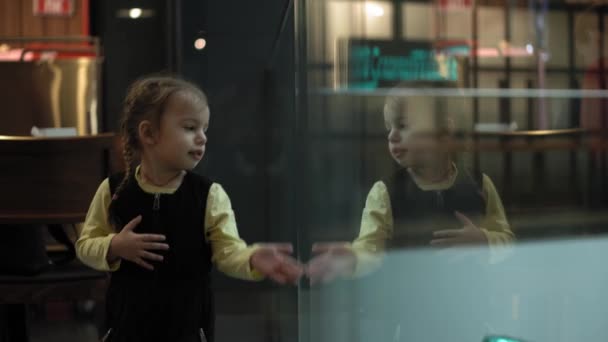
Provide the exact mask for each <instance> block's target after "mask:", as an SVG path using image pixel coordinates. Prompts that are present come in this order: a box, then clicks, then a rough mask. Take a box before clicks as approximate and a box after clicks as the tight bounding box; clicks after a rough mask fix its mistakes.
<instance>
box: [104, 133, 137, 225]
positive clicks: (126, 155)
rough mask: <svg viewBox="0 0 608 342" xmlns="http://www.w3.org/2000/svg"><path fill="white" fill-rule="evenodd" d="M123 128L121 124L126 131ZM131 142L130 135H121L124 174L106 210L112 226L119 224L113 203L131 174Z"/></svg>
mask: <svg viewBox="0 0 608 342" xmlns="http://www.w3.org/2000/svg"><path fill="white" fill-rule="evenodd" d="M125 128H126V127H124V126H123V131H126V130H125ZM132 144H133V139H132V137H131V136H130V135H128V134H125V135H123V141H122V156H123V159H124V162H125V174H124V176H123V178H122V180H121V181H120V184H119V185H118V187H116V190H115V191H114V194H113V195H112V201H111V202H110V208H109V210H108V215H109V220H110V223H111V224H112V225H113V226H114V227H117V226H118V225H119V223H118V222H117V219H116V215H115V214H114V203H115V202H116V200H117V199H118V197H119V196H120V193H121V192H122V190H123V189H124V188H125V186H126V185H127V183H129V178H130V176H131V172H132V168H133V162H134V159H135V152H134V150H133V147H132V146H133V145H132ZM117 228H118V227H117Z"/></svg>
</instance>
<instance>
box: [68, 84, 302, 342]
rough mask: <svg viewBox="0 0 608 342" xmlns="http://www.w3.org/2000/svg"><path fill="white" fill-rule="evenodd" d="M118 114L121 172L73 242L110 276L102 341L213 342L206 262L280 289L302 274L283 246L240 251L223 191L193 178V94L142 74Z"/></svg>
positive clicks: (198, 128)
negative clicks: (120, 117)
mask: <svg viewBox="0 0 608 342" xmlns="http://www.w3.org/2000/svg"><path fill="white" fill-rule="evenodd" d="M123 114H124V116H123V120H122V124H121V134H122V139H123V154H124V159H125V164H126V166H127V170H126V172H125V173H124V174H120V175H113V176H111V177H109V178H108V179H106V180H104V181H103V182H102V183H101V185H100V186H99V189H98V190H97V193H96V194H95V197H94V198H93V201H92V203H91V206H90V208H89V212H88V214H87V217H86V220H85V223H84V227H83V229H82V233H81V235H80V238H79V239H78V241H77V243H76V248H77V254H78V257H79V258H80V260H82V261H83V262H84V263H85V264H87V265H89V266H91V267H93V268H96V269H98V270H106V271H111V272H112V276H111V281H110V285H109V288H108V292H107V298H106V300H107V325H108V327H109V331H108V333H107V334H106V337H105V340H106V341H111V342H116V341H125V342H126V341H129V342H137V341H159V342H160V341H163V342H165V341H166V342H169V341H170V342H190V341H201V340H205V335H206V338H207V340H212V338H213V306H212V304H213V303H212V296H211V291H210V271H211V263H212V262H214V263H215V265H216V266H217V267H218V268H219V269H220V270H221V271H223V272H224V273H227V274H229V275H231V276H233V277H237V278H242V279H250V280H256V279H261V278H263V277H264V276H266V277H269V278H272V279H273V280H275V281H277V282H279V283H295V282H297V280H298V279H299V277H300V276H301V273H302V270H301V267H300V266H299V264H298V263H297V262H296V261H295V260H294V259H292V258H291V257H290V256H288V254H289V253H291V246H290V245H281V244H262V245H254V246H247V245H246V244H245V242H244V241H243V240H241V239H240V237H239V234H238V231H237V227H236V222H235V219H234V213H233V211H232V208H231V204H230V199H229V198H228V196H227V194H226V193H225V192H224V190H223V189H222V187H221V186H220V185H219V184H217V183H213V182H212V181H210V180H209V179H207V178H205V177H202V176H199V175H197V174H195V173H192V172H191V170H192V169H193V168H194V167H195V166H196V165H197V164H198V163H199V162H200V161H201V159H202V158H203V156H204V153H205V146H206V143H207V135H206V132H207V128H208V127H209V108H208V105H207V99H206V97H205V95H204V93H203V92H202V91H201V90H200V89H198V88H197V87H196V86H195V85H193V84H191V83H188V82H185V81H183V80H179V79H175V78H170V77H147V78H144V79H141V80H139V81H137V82H135V83H134V84H133V85H132V86H131V88H130V90H129V92H128V95H127V97H126V100H125V104H124V113H123ZM135 160H138V161H139V165H138V166H137V167H135V168H134V169H132V168H131V165H134V162H135Z"/></svg>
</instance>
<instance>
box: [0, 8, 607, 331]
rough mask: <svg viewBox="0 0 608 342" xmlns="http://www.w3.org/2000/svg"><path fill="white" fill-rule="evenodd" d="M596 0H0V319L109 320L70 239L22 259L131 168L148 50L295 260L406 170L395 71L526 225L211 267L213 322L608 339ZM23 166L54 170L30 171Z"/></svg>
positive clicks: (66, 230) (218, 161)
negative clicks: (442, 255)
mask: <svg viewBox="0 0 608 342" xmlns="http://www.w3.org/2000/svg"><path fill="white" fill-rule="evenodd" d="M606 5H608V3H605V2H603V1H599V0H596V1H594V0H551V1H550V0H386V1H385V0H378V1H364V0H308V1H300V0H298V1H295V0H266V1H263V2H250V1H249V2H248V1H238V2H234V1H208V0H196V1H195V0H166V1H161V0H128V1H116V0H108V1H102V0H0V103H2V109H1V110H0V135H2V136H6V137H4V138H3V140H1V141H0V153H1V154H2V158H0V159H3V161H0V168H1V169H3V171H2V172H3V173H2V174H1V175H2V179H3V180H1V181H0V186H2V187H3V188H5V189H8V191H9V192H8V193H11V192H10V191H15V193H16V194H19V196H18V197H17V198H16V197H14V196H4V199H0V208H3V209H1V210H2V212H1V213H0V224H1V225H0V227H1V228H0V229H1V230H2V231H1V232H0V234H3V235H4V236H3V238H2V241H3V242H0V245H1V246H2V248H1V249H2V250H3V252H0V257H2V258H3V259H5V260H7V261H6V262H4V263H5V264H6V265H2V262H0V274H1V275H0V287H1V288H2V291H1V292H2V293H3V294H2V295H1V296H0V297H2V298H0V303H2V309H0V318H1V319H2V324H0V327H1V328H2V331H1V332H0V340H2V341H26V340H30V341H97V340H98V339H99V336H101V335H102V334H103V332H104V331H105V327H104V326H103V320H102V319H101V317H102V316H103V300H104V299H103V293H104V292H103V284H104V281H105V276H104V275H99V274H91V273H90V272H88V270H85V269H83V268H82V267H80V266H74V265H72V262H71V261H68V262H66V263H65V264H66V265H68V266H69V267H73V268H69V269H67V271H65V272H66V273H60V274H59V275H57V274H53V275H44V273H45V272H42V273H40V272H33V273H36V275H35V276H31V275H23V273H24V272H18V271H19V270H21V271H22V270H23V267H22V266H23V265H24V264H26V263H27V260H34V261H36V262H38V263H40V262H41V260H42V263H43V264H48V263H49V260H50V262H52V263H54V264H55V265H58V264H62V260H64V259H70V251H71V249H70V248H71V247H70V239H71V240H72V241H73V239H74V238H75V237H76V235H77V229H75V227H74V226H73V225H77V224H78V223H79V222H82V218H83V212H84V213H86V208H87V207H88V203H89V198H91V196H92V194H93V193H94V191H95V189H96V187H97V184H98V182H99V181H101V180H102V179H103V178H104V177H105V176H106V175H107V174H109V173H110V172H114V171H117V170H119V169H121V162H120V158H119V155H118V154H117V151H119V149H118V140H117V138H116V136H114V135H112V133H113V132H116V130H117V127H118V120H119V118H120V114H121V104H122V100H123V98H124V95H125V92H126V89H127V86H128V85H129V84H130V83H131V82H132V81H134V80H135V79H137V78H138V77H141V76H143V75H146V74H149V73H158V72H166V73H173V74H177V75H181V76H183V77H184V78H186V79H188V80H191V81H193V82H195V83H196V84H198V85H199V86H200V87H202V89H204V91H205V92H206V93H207V95H208V97H209V103H210V110H211V126H210V127H211V129H210V131H209V143H208V153H207V155H206V157H205V159H204V161H203V162H202V163H201V164H200V165H199V166H198V167H197V169H196V171H197V172H199V173H201V174H205V175H208V176H209V177H211V178H212V179H214V180H216V181H217V182H219V183H221V184H222V185H223V186H224V188H225V189H226V191H227V192H228V193H229V194H230V198H231V200H232V205H233V207H234V209H235V213H236V218H237V222H238V224H239V232H240V234H241V236H242V237H243V238H244V239H245V240H246V241H247V242H248V243H253V242H261V241H273V242H290V243H292V244H293V245H294V247H295V248H294V249H295V254H296V256H297V258H298V259H299V260H300V261H302V262H307V261H308V260H310V258H311V257H312V256H313V255H312V252H311V248H312V245H313V243H317V242H333V241H353V240H354V239H356V238H357V236H358V235H359V231H360V226H361V218H362V211H363V208H364V206H365V202H366V196H367V195H368V192H369V191H370V189H371V188H372V186H373V184H374V183H375V182H376V181H378V180H382V179H385V178H386V177H388V176H389V175H391V174H392V173H394V172H395V171H396V170H397V169H398V167H397V166H398V165H397V164H396V163H395V162H394V161H393V160H392V158H391V156H390V153H389V151H388V149H387V129H386V127H385V119H384V118H383V108H384V104H385V101H386V98H387V96H390V95H395V94H397V96H400V97H403V98H407V99H410V102H409V103H410V104H411V106H410V107H411V108H410V109H413V111H415V112H416V113H418V114H420V115H426V116H434V115H437V114H438V113H448V114H449V115H450V116H451V117H452V118H453V120H454V123H455V132H456V134H455V137H456V140H457V141H459V142H463V143H464V144H463V146H465V147H464V148H461V149H460V150H459V152H460V153H459V157H460V158H461V160H460V161H462V162H463V165H466V168H467V169H468V170H470V172H471V173H472V174H479V173H483V174H485V175H487V176H488V177H489V178H490V179H491V180H492V181H493V183H494V185H495V187H496V190H497V193H498V194H499V195H500V198H501V199H502V204H503V205H504V209H505V213H506V218H507V220H508V224H509V226H510V228H511V230H512V231H513V232H514V234H515V236H516V240H515V242H513V246H512V248H511V249H510V250H509V252H508V253H506V254H505V255H504V256H503V257H502V258H501V260H500V261H499V262H497V263H495V264H492V265H488V264H483V265H478V264H475V265H476V266H471V267H470V268H466V270H465V271H464V273H462V272H460V273H459V272H457V270H459V269H458V267H448V266H445V265H443V266H441V267H432V266H429V265H434V262H435V261H434V259H435V257H436V256H435V253H434V252H435V251H433V250H427V249H421V250H418V249H416V250H397V251H392V252H390V253H389V254H388V255H387V256H386V258H385V262H384V266H383V267H382V270H380V271H377V272H373V273H371V274H369V275H367V276H365V277H357V278H356V279H350V278H349V279H340V280H337V281H336V282H333V283H330V284H324V285H316V286H311V285H310V284H309V282H308V280H307V279H303V280H302V281H301V283H300V284H299V285H298V286H294V287H280V286H277V285H274V284H272V283H271V282H269V281H263V282H260V283H249V282H243V281H238V280H234V279H230V278H228V277H226V276H224V275H222V274H220V273H219V272H216V273H215V275H214V283H213V287H214V288H215V290H216V298H217V303H216V311H217V321H216V326H217V327H216V337H217V338H216V340H217V341H240V340H245V339H246V340H247V341H302V342H306V341H369V340H374V341H433V340H437V341H439V340H453V341H482V340H483V339H484V338H485V337H487V336H494V335H496V336H505V338H506V336H511V337H518V338H521V339H522V340H525V341H573V340H581V341H582V340H585V339H587V340H590V339H595V340H601V339H602V337H603V336H605V335H606V334H607V333H608V331H605V328H602V327H603V322H602V321H601V319H599V317H605V315H604V313H605V312H604V310H605V309H604V308H605V307H606V305H605V303H604V301H605V300H606V299H605V298H604V297H605V296H604V294H603V291H602V289H603V287H602V286H601V285H602V284H605V283H607V282H608V278H607V277H606V275H608V274H607V272H606V271H604V270H603V268H602V263H601V262H600V260H603V257H604V254H603V253H604V251H605V250H606V248H605V241H604V235H603V234H604V233H605V232H606V231H607V229H608V226H607V223H608V215H607V211H606V206H607V204H608V203H607V201H608V198H607V195H608V193H607V191H608V178H607V177H606V176H607V174H606V168H607V159H606V125H607V121H606V120H607V119H606V118H607V116H606V115H607V112H608V107H607V105H608V102H607V100H608V92H606V87H607V84H606V76H607V73H606V70H605V68H606V67H607V65H606V61H608V59H606V53H607V52H608V46H607V45H608V37H607V34H606V27H608V26H607V25H608V16H607V14H608V11H607V10H608V7H607V6H606ZM395 87H398V88H397V92H396V93H395ZM414 99H415V100H414ZM32 126H37V127H39V128H51V127H54V128H67V129H73V130H74V131H75V133H74V134H75V136H74V137H70V138H62V139H60V141H57V142H56V144H57V145H56V146H55V145H53V144H51V145H48V144H47V145H46V148H44V149H42V150H38V147H37V146H34V145H28V144H27V143H23V144H21V143H18V141H21V140H19V139H18V137H25V136H30V135H31V128H32ZM59 156H61V157H59ZM93 156H95V159H91V160H90V161H88V162H86V164H87V165H89V167H90V170H89V169H82V168H81V166H80V165H81V164H83V163H85V160H89V159H85V157H90V158H93ZM61 158H63V159H61ZM26 174H27V175H32V174H35V175H43V176H41V177H42V179H44V180H45V181H40V182H41V184H42V183H44V184H47V185H48V184H54V185H56V188H51V190H48V191H40V193H31V192H27V191H24V190H23V189H24V187H25V186H26V185H25V181H24V178H23V175H26ZM68 176H69V178H70V179H71V178H73V177H83V178H82V179H80V178H78V179H79V181H78V182H80V183H78V182H77V183H74V182H72V183H69V182H67V181H66V182H67V183H66V182H64V181H65V179H66V178H68ZM85 176H87V177H88V178H86V179H85V178H84V177H85ZM19 177H22V178H19ZM19 180H21V182H22V183H19ZM62 182H63V183H62ZM66 187H67V188H69V189H70V190H74V189H77V190H78V191H71V192H69V193H67V194H66V193H65V190H66ZM60 193H61V194H60ZM45 194H47V195H45ZM34 203H36V205H34ZM5 237H6V238H5ZM33 237H35V238H33ZM64 237H67V240H68V241H63V242H62V240H65V239H64ZM32 241H36V242H35V243H33V242H32ZM20 244H26V245H27V246H28V247H27V248H25V247H24V248H21V247H20V246H21V245H20ZM34 244H35V246H34ZM30 249H31V251H30ZM41 250H43V251H46V253H41V252H40V251H41ZM470 252H472V253H473V254H475V253H478V252H479V253H483V251H479V250H477V249H476V248H471V250H470ZM3 253H4V254H3ZM19 253H21V254H19ZM28 258H29V259H28ZM47 258H48V259H47ZM15 269H16V270H17V271H15ZM35 269H36V270H40V269H41V268H35ZM56 269H57V268H54V270H55V271H56ZM27 270H28V271H31V268H27ZM61 272H64V271H61ZM70 272H71V273H70ZM25 273H27V272H25ZM30 273H32V272H30ZM16 274H17V275H16ZM31 277H35V278H31ZM41 277H42V278H41ZM45 277H46V278H45ZM66 282H70V284H71V285H70V286H72V287H71V288H61V290H60V291H59V290H57V291H55V290H56V289H58V288H60V287H62V286H63V285H65V283H66ZM57 284H63V285H57ZM446 284H452V285H453V287H450V286H447V287H446ZM469 285H471V286H469ZM54 291H55V292H54ZM450 291H454V294H455V295H454V296H447V295H446V293H450ZM438 293H439V294H441V295H436V294H438ZM579 313H580V315H579ZM583 313H584V314H583ZM468 314H470V315H468ZM467 317H470V319H466V318H467ZM586 317H593V318H589V319H587V318H586ZM15 322H16V323H15ZM15 324H17V326H19V327H21V328H20V329H17V330H19V331H18V332H15V329H9V328H8V327H9V326H15ZM444 326H445V327H446V329H444V330H442V327H444ZM505 341H507V340H505Z"/></svg>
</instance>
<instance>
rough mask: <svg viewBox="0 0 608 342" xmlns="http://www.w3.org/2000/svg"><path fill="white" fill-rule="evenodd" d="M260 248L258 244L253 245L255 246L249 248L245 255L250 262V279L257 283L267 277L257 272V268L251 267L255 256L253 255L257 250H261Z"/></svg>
mask: <svg viewBox="0 0 608 342" xmlns="http://www.w3.org/2000/svg"><path fill="white" fill-rule="evenodd" d="M260 247H261V246H260V245H258V244H253V245H251V246H249V247H247V251H246V252H245V255H246V256H247V260H248V265H247V268H248V273H249V274H248V276H249V277H248V278H249V279H251V280H256V281H259V280H263V279H264V278H265V276H264V275H263V274H262V273H260V271H258V270H256V269H255V268H253V267H252V266H251V257H252V256H253V253H255V252H257V250H258V249H260Z"/></svg>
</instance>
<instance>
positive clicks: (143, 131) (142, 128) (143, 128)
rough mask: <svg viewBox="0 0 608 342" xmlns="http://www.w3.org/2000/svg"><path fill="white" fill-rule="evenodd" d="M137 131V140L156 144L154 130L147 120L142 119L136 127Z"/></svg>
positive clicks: (147, 143) (143, 143) (146, 143)
mask: <svg viewBox="0 0 608 342" xmlns="http://www.w3.org/2000/svg"><path fill="white" fill-rule="evenodd" d="M137 133H138V134H139V140H140V141H141V143H142V145H148V146H150V145H154V144H156V132H155V131H154V126H152V123H151V122H150V121H149V120H143V121H142V122H140V123H139V126H138V127H137Z"/></svg>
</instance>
